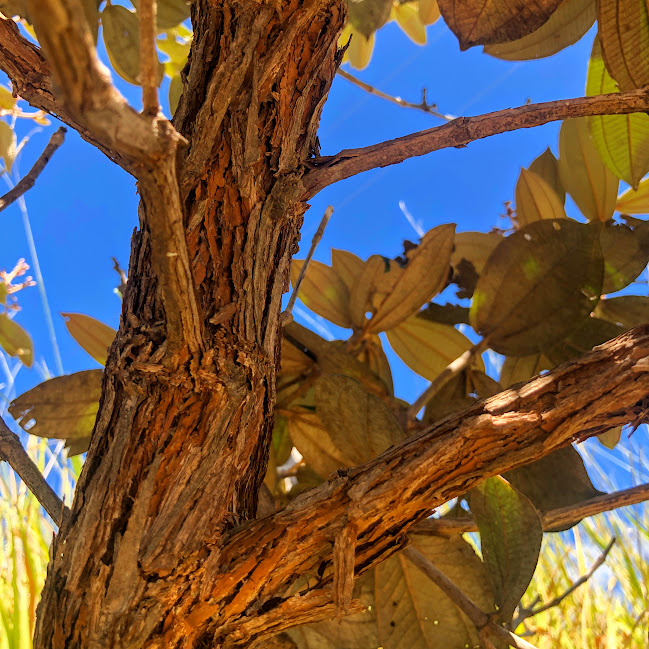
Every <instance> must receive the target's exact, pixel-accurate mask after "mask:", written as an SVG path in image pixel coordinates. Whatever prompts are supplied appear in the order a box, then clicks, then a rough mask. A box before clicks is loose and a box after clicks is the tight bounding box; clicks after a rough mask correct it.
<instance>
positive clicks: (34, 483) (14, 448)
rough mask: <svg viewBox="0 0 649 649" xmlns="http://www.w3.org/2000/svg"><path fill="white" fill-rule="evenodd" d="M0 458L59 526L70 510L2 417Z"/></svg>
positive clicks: (0, 424) (0, 423)
mask: <svg viewBox="0 0 649 649" xmlns="http://www.w3.org/2000/svg"><path fill="white" fill-rule="evenodd" d="M0 459H2V460H5V461H6V462H8V463H9V466H11V468H12V469H13V470H14V471H15V472H16V473H17V474H18V475H19V476H20V478H21V480H22V481H23V482H24V483H25V484H26V485H27V487H28V488H29V490H30V491H31V492H32V493H33V494H34V496H36V498H37V499H38V502H39V503H40V504H41V505H42V506H43V507H44V509H45V511H46V512H47V513H48V514H49V515H50V516H51V517H52V520H53V521H54V522H55V523H56V524H57V525H58V526H59V527H61V525H62V524H63V522H64V521H65V519H66V518H67V517H68V515H69V514H70V510H69V509H68V508H67V507H66V506H65V505H64V504H63V501H62V500H61V499H60V498H59V497H58V496H57V495H56V492H55V491H54V489H52V487H50V485H49V484H47V481H46V480H45V478H44V477H43V474H42V473H41V472H40V471H39V470H38V467H37V466H36V464H34V462H33V460H32V459H31V458H30V457H29V455H27V451H25V449H24V448H23V445H22V444H21V443H20V439H19V438H18V435H16V434H15V433H14V432H13V431H11V430H10V428H9V427H8V426H7V424H5V422H4V420H2V419H0Z"/></svg>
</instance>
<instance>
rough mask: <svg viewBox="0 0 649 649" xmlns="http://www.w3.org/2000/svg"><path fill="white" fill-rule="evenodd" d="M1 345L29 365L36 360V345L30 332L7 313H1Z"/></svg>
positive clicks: (10, 354) (11, 354) (8, 352)
mask: <svg viewBox="0 0 649 649" xmlns="http://www.w3.org/2000/svg"><path fill="white" fill-rule="evenodd" d="M0 347H2V349H4V350H5V352H7V354H9V356H17V357H18V358H19V359H20V360H21V361H22V362H23V363H24V364H25V365H26V366H27V367H31V366H32V362H33V360H34V346H33V343H32V339H31V338H30V336H29V334H28V333H27V332H26V331H25V330H24V329H23V328H22V327H21V326H20V325H19V324H18V323H17V322H14V321H13V320H12V319H11V318H9V316H7V314H6V313H0Z"/></svg>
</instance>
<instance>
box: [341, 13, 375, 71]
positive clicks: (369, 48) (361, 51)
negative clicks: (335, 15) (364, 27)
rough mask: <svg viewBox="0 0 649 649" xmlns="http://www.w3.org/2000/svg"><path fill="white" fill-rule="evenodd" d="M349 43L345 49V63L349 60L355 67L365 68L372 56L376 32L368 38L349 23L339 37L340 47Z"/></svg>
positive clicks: (358, 68)
mask: <svg viewBox="0 0 649 649" xmlns="http://www.w3.org/2000/svg"><path fill="white" fill-rule="evenodd" d="M347 45H349V46H348V47H347V50H346V51H345V56H344V57H343V63H345V62H348V63H350V64H351V66H352V67H353V68H356V69H357V70H364V69H365V68H366V67H367V66H368V65H369V63H370V59H371V58H372V52H373V50H374V34H372V35H371V36H369V38H367V37H365V36H363V34H361V33H360V32H359V31H357V30H355V29H354V28H353V27H352V26H351V25H349V24H348V25H347V26H346V27H345V29H343V31H342V33H341V35H340V38H339V39H338V46H339V47H346V46H347Z"/></svg>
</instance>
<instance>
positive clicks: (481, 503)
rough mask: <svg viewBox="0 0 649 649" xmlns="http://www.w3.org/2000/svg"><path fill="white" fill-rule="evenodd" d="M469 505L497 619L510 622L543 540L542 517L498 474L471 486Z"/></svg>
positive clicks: (526, 584)
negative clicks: (475, 524) (495, 607)
mask: <svg viewBox="0 0 649 649" xmlns="http://www.w3.org/2000/svg"><path fill="white" fill-rule="evenodd" d="M469 505H470V507H471V514H472V516H473V519H474V520H475V522H476V523H477V525H478V531H479V532H480V545H481V548H482V558H483V561H484V564H485V566H486V568H487V573H488V574H489V578H490V581H491V585H492V588H493V593H494V598H495V601H496V606H497V607H498V619H499V620H500V621H501V622H509V621H510V620H511V619H512V616H513V615H514V611H515V610H516V607H517V606H518V603H519V602H520V601H521V597H522V596H523V595H524V593H525V591H526V590H527V587H528V586H529V584H530V581H531V580H532V576H533V575H534V571H535V570H536V564H537V563H538V559H539V552H540V551H541V541H542V540H543V524H542V522H541V517H540V516H539V513H538V511H537V510H536V508H535V507H534V505H533V504H532V503H531V502H530V501H529V500H528V499H527V498H526V497H525V496H524V495H523V494H522V493H521V492H520V491H517V490H516V489H514V488H513V487H512V486H511V485H510V484H509V483H508V482H507V481H506V480H504V479H503V478H501V477H500V476H495V477H493V478H489V479H487V480H485V481H484V482H483V483H482V484H480V485H478V486H477V487H474V488H473V489H472V490H471V491H470V492H469Z"/></svg>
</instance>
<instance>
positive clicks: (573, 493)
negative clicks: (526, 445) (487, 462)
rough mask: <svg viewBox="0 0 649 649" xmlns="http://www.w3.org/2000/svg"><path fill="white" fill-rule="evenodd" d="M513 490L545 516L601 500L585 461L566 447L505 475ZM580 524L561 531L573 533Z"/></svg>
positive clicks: (564, 527)
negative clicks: (554, 511) (527, 499)
mask: <svg viewBox="0 0 649 649" xmlns="http://www.w3.org/2000/svg"><path fill="white" fill-rule="evenodd" d="M503 478H505V479H506V480H507V481H508V482H509V483H510V484H511V485H512V486H513V487H515V488H516V489H518V491H521V492H522V493H523V494H525V495H526V496H527V497H528V498H529V499H530V500H531V501H532V504H533V505H534V506H535V507H536V508H537V509H538V510H540V511H541V512H547V511H550V510H551V509H558V508H559V507H569V506H571V505H576V504H577V503H580V502H582V501H584V500H588V499H589V498H594V497H595V496H601V495H602V492H601V491H598V490H597V489H595V487H593V483H592V482H591V481H590V478H589V477H588V473H586V468H585V467H584V461H583V460H582V459H581V456H580V455H579V453H578V452H577V451H576V450H575V449H574V448H573V447H572V446H566V447H564V448H561V449H559V450H557V451H553V452H552V453H550V454H549V455H546V456H545V457H543V458H541V459H540V460H536V461H535V462H532V463H531V464H526V465H525V466H522V467H519V468H517V469H512V470H511V471H507V473H505V474H503ZM578 522H579V520H575V521H573V522H572V523H571V524H569V525H565V526H561V527H560V528H558V529H553V530H546V532H547V531H552V532H558V531H561V530H564V529H570V528H571V527H572V526H573V525H575V524H577V523H578Z"/></svg>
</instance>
